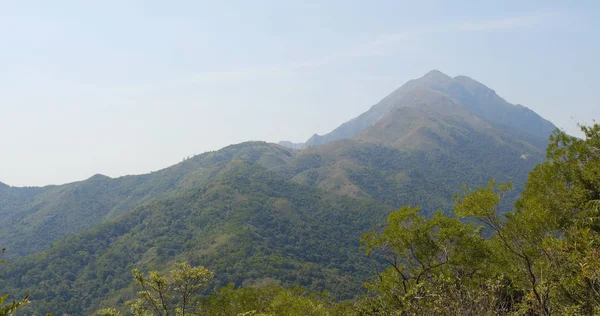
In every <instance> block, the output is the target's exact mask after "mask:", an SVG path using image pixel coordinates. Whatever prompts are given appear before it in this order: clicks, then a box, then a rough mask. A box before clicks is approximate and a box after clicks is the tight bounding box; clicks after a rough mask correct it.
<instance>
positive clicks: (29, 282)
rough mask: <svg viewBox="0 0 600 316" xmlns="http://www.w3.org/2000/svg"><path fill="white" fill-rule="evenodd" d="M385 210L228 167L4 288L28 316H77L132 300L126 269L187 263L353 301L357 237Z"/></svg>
mask: <svg viewBox="0 0 600 316" xmlns="http://www.w3.org/2000/svg"><path fill="white" fill-rule="evenodd" d="M390 210H391V208H390V207H385V206H382V205H381V204H378V203H374V202H368V201H359V200H355V199H351V198H347V197H343V196H335V195H331V194H326V193H324V192H323V191H320V190H318V189H314V188H310V187H308V186H304V185H299V184H295V183H292V182H290V181H286V180H284V179H283V178H281V177H280V176H278V175H276V174H273V173H271V172H269V171H266V170H265V168H264V167H261V166H259V165H257V164H250V163H247V162H245V161H241V160H234V161H232V162H231V163H228V164H226V165H225V166H223V168H222V171H220V172H219V174H218V175H216V176H215V178H214V179H213V180H212V181H210V182H208V183H207V184H204V185H200V186H198V187H197V188H195V189H193V190H190V191H189V192H187V193H182V194H178V195H177V196H175V197H172V198H168V199H165V200H162V201H159V202H152V203H148V204H146V205H144V206H142V207H139V208H136V209H134V210H133V211H131V212H128V213H126V214H124V215H122V216H120V217H118V218H116V219H115V220H113V221H111V222H109V223H106V224H103V225H100V226H97V227H95V228H93V229H91V230H88V231H86V232H84V233H82V234H76V235H72V236H69V237H67V238H65V239H63V240H61V241H59V242H57V243H56V244H55V245H53V246H52V247H51V248H49V249H48V250H46V251H44V252H41V253H38V254H36V255H33V256H29V257H26V258H24V259H21V260H19V261H18V263H16V264H11V265H10V268H9V269H8V270H6V271H4V273H3V275H5V276H6V277H7V279H6V280H5V284H4V285H5V287H7V288H8V289H9V290H10V291H12V292H14V293H31V295H32V300H35V302H36V303H35V304H32V305H31V308H33V309H34V310H38V311H40V310H50V311H53V312H55V313H56V312H59V311H60V312H68V313H70V314H77V315H79V314H83V313H87V312H89V311H90V310H93V309H95V308H97V307H98V304H99V303H100V302H101V301H103V300H104V299H107V298H110V297H112V299H113V300H115V299H116V300H119V296H120V295H123V299H127V298H129V296H128V295H131V292H130V291H127V287H129V284H130V281H131V280H130V271H131V269H132V268H134V267H144V268H158V269H161V268H164V267H167V266H169V265H170V264H172V263H173V262H174V261H176V260H179V261H182V260H184V261H189V262H191V263H193V264H202V265H205V266H207V267H210V268H211V269H213V270H214V271H216V273H217V275H218V276H217V278H216V284H215V286H217V287H218V286H222V285H225V284H227V283H229V282H234V283H236V284H252V283H260V282H261V281H262V280H264V279H265V278H270V279H276V280H279V281H280V282H282V283H283V284H286V283H294V284H299V285H303V286H307V287H309V288H313V289H318V290H329V291H331V292H332V293H335V294H336V295H337V296H338V297H340V298H350V297H352V296H354V295H356V294H357V293H360V286H361V283H362V282H364V281H366V280H367V277H368V276H369V275H370V272H369V270H370V266H369V265H368V264H367V263H366V261H365V259H366V257H365V256H364V255H363V251H362V250H360V249H359V244H358V241H359V238H360V236H361V234H362V233H363V232H365V231H366V230H368V229H369V228H370V227H371V226H372V225H373V224H374V223H376V222H381V221H382V220H383V219H384V218H385V216H386V214H387V213H388V212H389V211H390ZM123 289H125V291H121V290H123ZM90 308H91V309H90Z"/></svg>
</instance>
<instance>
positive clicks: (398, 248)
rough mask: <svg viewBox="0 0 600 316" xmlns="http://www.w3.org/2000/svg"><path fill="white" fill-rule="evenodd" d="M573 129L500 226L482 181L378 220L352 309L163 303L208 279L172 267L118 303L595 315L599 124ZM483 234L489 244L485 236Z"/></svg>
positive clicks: (301, 303) (263, 295)
mask: <svg viewBox="0 0 600 316" xmlns="http://www.w3.org/2000/svg"><path fill="white" fill-rule="evenodd" d="M583 131H584V132H585V134H586V137H587V138H586V140H580V139H577V138H574V137H569V136H567V135H565V134H564V133H561V132H557V133H555V134H554V135H553V136H552V137H551V138H550V146H549V148H548V155H547V158H548V159H547V161H546V162H545V163H543V164H540V165H538V166H537V167H536V168H535V169H534V170H533V171H532V172H531V174H530V177H529V181H528V182H527V186H526V189H525V191H524V192H523V195H522V197H521V198H520V199H519V201H518V202H517V203H516V204H515V207H514V210H513V211H511V212H508V213H506V216H505V217H504V216H502V215H501V213H500V205H501V204H500V201H501V199H502V198H503V197H504V196H506V193H507V192H509V191H510V190H511V189H512V186H511V185H510V184H508V185H498V184H496V183H495V182H494V181H490V182H489V183H488V185H487V186H483V187H478V188H474V189H468V188H466V187H465V188H464V191H463V192H462V193H461V194H458V195H456V197H455V201H456V203H455V207H454V212H455V216H446V215H444V214H442V213H441V212H438V213H436V214H435V215H433V216H432V217H430V218H425V217H424V216H421V215H420V210H419V208H418V207H409V206H405V207H402V208H401V209H400V210H398V211H396V212H393V213H392V214H390V216H389V217H388V220H387V224H386V225H385V227H383V229H382V230H375V231H372V232H370V233H367V234H365V235H364V236H363V238H362V245H363V246H364V248H365V249H366V251H367V253H368V254H377V255H378V256H380V257H381V258H382V259H383V261H382V262H385V265H386V266H387V267H384V269H383V270H381V271H379V272H378V273H377V276H376V277H375V278H374V279H373V280H372V281H371V282H369V283H367V284H366V287H367V288H368V289H369V293H368V294H367V295H366V296H365V297H364V298H362V299H360V300H357V301H355V302H343V303H336V302H333V301H331V299H329V298H328V296H327V295H326V294H325V293H322V294H317V293H310V292H307V291H305V290H303V289H301V288H291V289H284V288H281V287H280V286H277V285H266V286H253V287H242V288H237V289H236V288H234V286H233V285H232V284H230V285H228V286H226V287H223V288H221V289H219V290H217V291H215V292H213V293H211V294H210V295H208V296H205V297H201V296H199V295H198V296H195V297H194V298H193V299H191V298H192V296H191V295H190V296H188V299H187V300H186V299H185V297H186V296H185V295H184V294H179V295H178V296H177V297H178V298H177V299H172V298H173V297H174V295H172V294H169V290H170V289H171V288H173V290H171V291H172V292H176V291H175V290H178V291H179V292H181V288H182V287H181V286H179V287H177V286H178V285H177V284H181V283H182V281H181V279H182V277H181V275H183V274H185V273H183V272H181V271H182V270H184V269H187V271H188V274H187V275H188V278H189V280H188V281H187V283H186V284H191V285H190V286H189V287H188V288H189V289H198V288H199V287H202V286H205V285H206V283H207V280H208V279H210V278H212V274H211V273H210V272H208V271H207V270H205V269H204V268H203V267H198V268H191V267H190V266H187V265H185V264H184V265H178V266H177V267H178V269H176V270H174V271H173V272H172V274H174V276H173V277H172V278H171V279H167V278H165V277H164V276H162V275H160V274H159V273H157V272H152V273H150V275H149V276H148V277H146V276H145V275H143V274H141V273H140V272H139V271H137V270H135V271H134V276H135V280H136V283H137V284H139V285H141V288H142V291H140V292H139V294H138V296H139V298H138V299H136V300H133V301H132V302H131V303H129V304H128V305H129V306H130V310H131V312H132V313H133V314H134V315H176V314H177V315H185V314H186V312H185V310H187V314H188V315H351V314H352V315H498V314H502V315H505V314H510V315H552V314H554V315H596V314H600V273H599V272H600V199H599V198H600V125H595V126H593V127H590V128H587V127H583ZM460 218H474V219H476V220H477V223H478V224H475V223H474V222H468V223H465V222H463V221H461V220H460ZM483 227H485V228H487V229H489V230H491V231H492V232H493V233H492V236H488V237H487V238H485V237H484V235H483V234H482V228H483ZM193 269H196V270H193ZM168 280H172V281H170V282H172V284H173V285H169V281H168ZM144 284H150V286H144ZM148 288H149V289H151V290H150V291H149V290H148ZM161 291H162V292H163V293H162V294H161ZM163 297H166V298H167V299H166V300H165V299H162V298H163ZM192 301H193V304H192V305H193V306H194V307H193V308H192V307H190V306H191V305H190V303H191V302H192ZM161 302H163V303H162V304H161ZM172 303H175V305H174V306H173V307H168V306H171V305H169V304H172ZM140 306H141V307H140ZM161 306H162V307H161ZM182 307H183V309H182ZM186 308H187V309H186ZM182 310H183V312H182ZM146 313H148V314H146ZM119 314H120V312H119V311H118V310H117V309H105V310H101V311H99V312H98V313H97V315H119Z"/></svg>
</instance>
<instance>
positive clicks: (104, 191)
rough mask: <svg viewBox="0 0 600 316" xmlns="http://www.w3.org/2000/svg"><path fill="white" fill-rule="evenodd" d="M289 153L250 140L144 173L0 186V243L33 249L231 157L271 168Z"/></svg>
mask: <svg viewBox="0 0 600 316" xmlns="http://www.w3.org/2000/svg"><path fill="white" fill-rule="evenodd" d="M291 156H293V153H292V151H290V150H289V149H287V148H285V147H281V146H271V145H266V144H264V143H261V142H254V143H248V144H246V145H245V146H243V147H242V148H239V147H236V146H229V147H226V148H223V149H222V150H220V151H218V152H209V153H205V154H202V155H198V156H195V157H193V158H191V159H187V160H185V161H183V162H181V163H179V164H176V165H174V166H171V167H169V168H165V169H163V170H160V171H157V172H153V173H150V174H145V175H136V176H125V177H120V178H116V179H111V178H109V177H106V176H102V175H95V176H93V177H91V178H89V179H87V180H84V181H80V182H75V183H70V184H66V185H61V186H47V187H43V188H12V187H8V186H6V185H4V186H0V227H2V229H0V244H1V245H2V247H5V248H7V249H9V250H10V251H9V252H8V253H7V254H8V255H9V257H13V258H14V257H15V256H23V255H27V254H31V253H35V252H37V251H40V250H42V249H44V248H45V247H46V246H48V245H50V244H52V243H53V242H54V241H56V240H59V239H61V238H63V237H66V236H69V235H70V234H73V233H78V232H81V231H84V230H86V229H89V228H92V227H94V226H95V225H97V224H100V223H103V222H106V221H108V220H111V219H113V218H115V217H117V216H119V215H121V214H123V213H124V212H126V211H129V210H130V209H132V208H135V207H137V206H140V205H144V204H146V203H150V202H152V201H156V200H161V199H164V198H168V197H170V196H172V195H174V194H178V193H180V192H186V191H187V190H189V189H190V188H194V187H196V186H198V185H201V184H203V183H205V182H207V181H209V180H210V179H211V178H212V177H213V176H214V174H215V173H216V172H217V171H218V170H219V168H221V167H222V165H223V164H224V163H226V162H227V161H231V160H232V159H245V160H247V161H250V162H256V163H258V164H260V165H263V166H266V167H273V166H276V165H278V164H282V163H284V162H285V160H286V159H289V158H290V157H291Z"/></svg>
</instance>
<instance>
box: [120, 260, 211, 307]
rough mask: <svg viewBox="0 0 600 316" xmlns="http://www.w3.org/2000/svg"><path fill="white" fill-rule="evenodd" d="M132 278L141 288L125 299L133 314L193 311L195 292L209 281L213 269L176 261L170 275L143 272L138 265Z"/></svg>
mask: <svg viewBox="0 0 600 316" xmlns="http://www.w3.org/2000/svg"><path fill="white" fill-rule="evenodd" d="M133 279H134V280H135V283H136V284H137V285H138V286H139V287H140V288H141V289H142V290H141V291H139V292H138V298H137V299H135V300H133V301H131V302H129V303H128V305H129V307H130V309H131V312H132V313H133V315H135V316H145V315H157V316H169V315H173V316H174V315H181V316H184V315H193V314H194V311H193V308H194V305H195V304H194V303H195V302H194V300H195V299H196V295H197V294H198V293H199V292H200V291H202V290H203V289H204V288H206V286H208V284H209V283H210V282H211V281H212V279H213V273H212V272H211V271H209V270H207V269H206V268H204V267H202V266H200V267H192V266H191V265H190V264H189V263H178V264H176V265H175V269H173V270H171V275H170V278H169V279H167V277H166V276H163V275H161V274H160V273H159V272H157V271H151V272H150V273H148V275H147V276H146V275H145V274H144V273H142V272H140V271H139V270H138V269H134V270H133Z"/></svg>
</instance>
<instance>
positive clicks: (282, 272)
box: [0, 71, 554, 314]
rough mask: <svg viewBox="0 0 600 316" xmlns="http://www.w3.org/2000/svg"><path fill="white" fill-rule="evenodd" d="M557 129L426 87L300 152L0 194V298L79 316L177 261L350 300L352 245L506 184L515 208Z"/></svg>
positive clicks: (480, 94) (469, 93)
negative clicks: (8, 255)
mask: <svg viewBox="0 0 600 316" xmlns="http://www.w3.org/2000/svg"><path fill="white" fill-rule="evenodd" d="M553 129H554V126H553V125H552V124H551V123H549V122H548V121H546V120H544V119H543V118H541V117H539V116H538V115H537V114H535V113H534V112H533V111H531V110H529V109H527V108H524V107H522V106H517V105H512V104H509V103H507V102H506V101H504V100H503V99H502V98H500V97H499V96H497V95H496V94H495V92H493V90H491V89H489V88H487V87H485V86H483V85H482V84H479V83H477V82H476V81H474V80H472V79H469V78H466V77H460V76H459V77H455V78H451V77H448V76H446V75H444V74H443V73H441V72H438V71H432V72H430V73H428V74H426V75H425V76H423V77H422V78H419V79H415V80H411V81H409V82H408V83H406V84H405V85H403V86H402V87H400V88H399V89H397V90H396V91H394V92H392V93H391V94H390V95H389V96H387V97H386V98H384V99H383V100H382V101H381V102H379V103H378V104H376V105H375V106H373V107H371V108H370V109H369V110H368V111H367V112H365V113H363V114H361V115H360V116H358V117H357V118H355V119H353V120H351V121H349V122H346V123H344V124H342V125H341V126H340V127H338V128H336V129H335V130H333V131H332V132H331V133H329V134H327V135H324V136H318V137H313V138H311V140H309V141H308V142H307V145H308V146H307V147H305V148H303V149H301V150H296V149H290V148H288V147H290V146H296V147H301V144H295V145H294V144H291V145H290V144H289V143H282V144H283V145H285V146H282V145H277V144H269V143H264V142H248V143H242V144H237V145H231V146H228V147H225V148H223V149H221V150H218V151H215V152H209V153H205V154H201V155H197V156H194V157H193V158H190V159H187V160H185V161H182V162H181V163H179V164H176V165H174V166H171V167H168V168H165V169H163V170H160V171H157V172H154V173H150V174H146V175H139V176H126V177H120V178H116V179H111V178H108V177H105V176H101V175H96V176H94V177H92V178H90V179H87V180H85V181H81V182H76V183H71V184H67V185H63V186H49V187H43V188H13V187H9V186H6V185H0V215H2V216H0V224H2V225H1V226H0V227H2V228H0V243H2V244H3V245H9V246H10V247H7V248H9V252H10V251H12V249H15V250H16V252H17V254H18V256H17V257H21V258H19V259H16V261H14V262H13V263H12V264H10V265H9V267H8V268H7V271H4V273H2V275H3V276H5V282H4V283H2V284H0V290H5V291H11V292H15V293H25V292H29V293H31V294H32V300H34V302H35V304H31V307H30V308H33V309H34V310H36V311H40V310H44V311H54V312H68V313H70V314H85V313H89V312H90V311H92V310H93V309H95V308H96V307H98V306H100V305H102V304H109V303H110V304H114V303H116V302H118V301H123V300H126V299H127V298H129V297H131V296H132V295H133V289H132V288H131V286H130V284H131V282H130V276H129V271H130V270H131V269H132V268H134V267H140V268H143V269H158V270H167V269H168V268H169V267H170V266H171V265H172V264H173V263H174V262H177V261H183V260H185V261H189V262H191V263H193V264H203V265H206V266H207V267H208V268H210V269H212V270H214V271H215V272H216V283H215V286H220V285H224V284H226V283H227V282H234V283H236V284H238V285H239V284H260V283H262V282H266V281H267V280H271V281H272V280H275V281H276V282H281V283H283V284H287V283H294V284H299V285H303V286H306V287H309V288H311V289H317V290H323V289H326V290H328V291H330V292H331V293H332V294H333V295H334V296H336V297H338V298H350V297H352V296H353V295H355V294H357V293H360V291H361V283H362V282H363V281H364V280H366V279H368V278H370V277H371V276H372V275H373V273H374V270H373V269H372V265H371V264H370V263H369V262H367V261H365V260H366V258H365V256H364V255H363V253H362V250H361V249H360V248H359V247H358V240H359V238H360V236H361V234H362V233H364V232H366V231H368V230H370V229H371V228H372V227H373V225H375V224H376V223H379V222H382V221H383V219H384V218H385V217H386V216H387V214H388V213H389V212H390V211H391V210H393V209H395V208H397V207H399V206H402V205H420V206H421V207H422V208H423V209H424V211H425V212H426V213H429V214H430V213H431V212H433V211H435V210H436V209H441V210H442V211H448V210H449V209H450V207H451V201H452V195H453V194H454V193H456V192H457V191H459V189H460V186H461V185H463V184H467V185H470V186H475V185H482V184H484V183H486V182H487V181H489V180H490V179H496V180H498V181H499V182H506V181H510V182H512V183H513V184H514V185H515V187H516V190H515V191H513V192H512V193H511V194H512V195H511V196H509V199H508V200H507V203H510V202H511V200H514V198H516V196H517V195H518V194H519V191H520V190H521V189H522V188H523V183H524V182H525V181H526V177H527V174H528V172H529V171H530V170H531V169H532V168H533V166H534V165H535V164H536V163H538V162H540V161H542V160H543V158H544V149H545V146H546V139H547V136H548V135H549V134H550V132H551V131H552V130H553ZM286 146H287V147H286ZM23 256H24V257H23ZM34 306H37V307H34Z"/></svg>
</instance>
